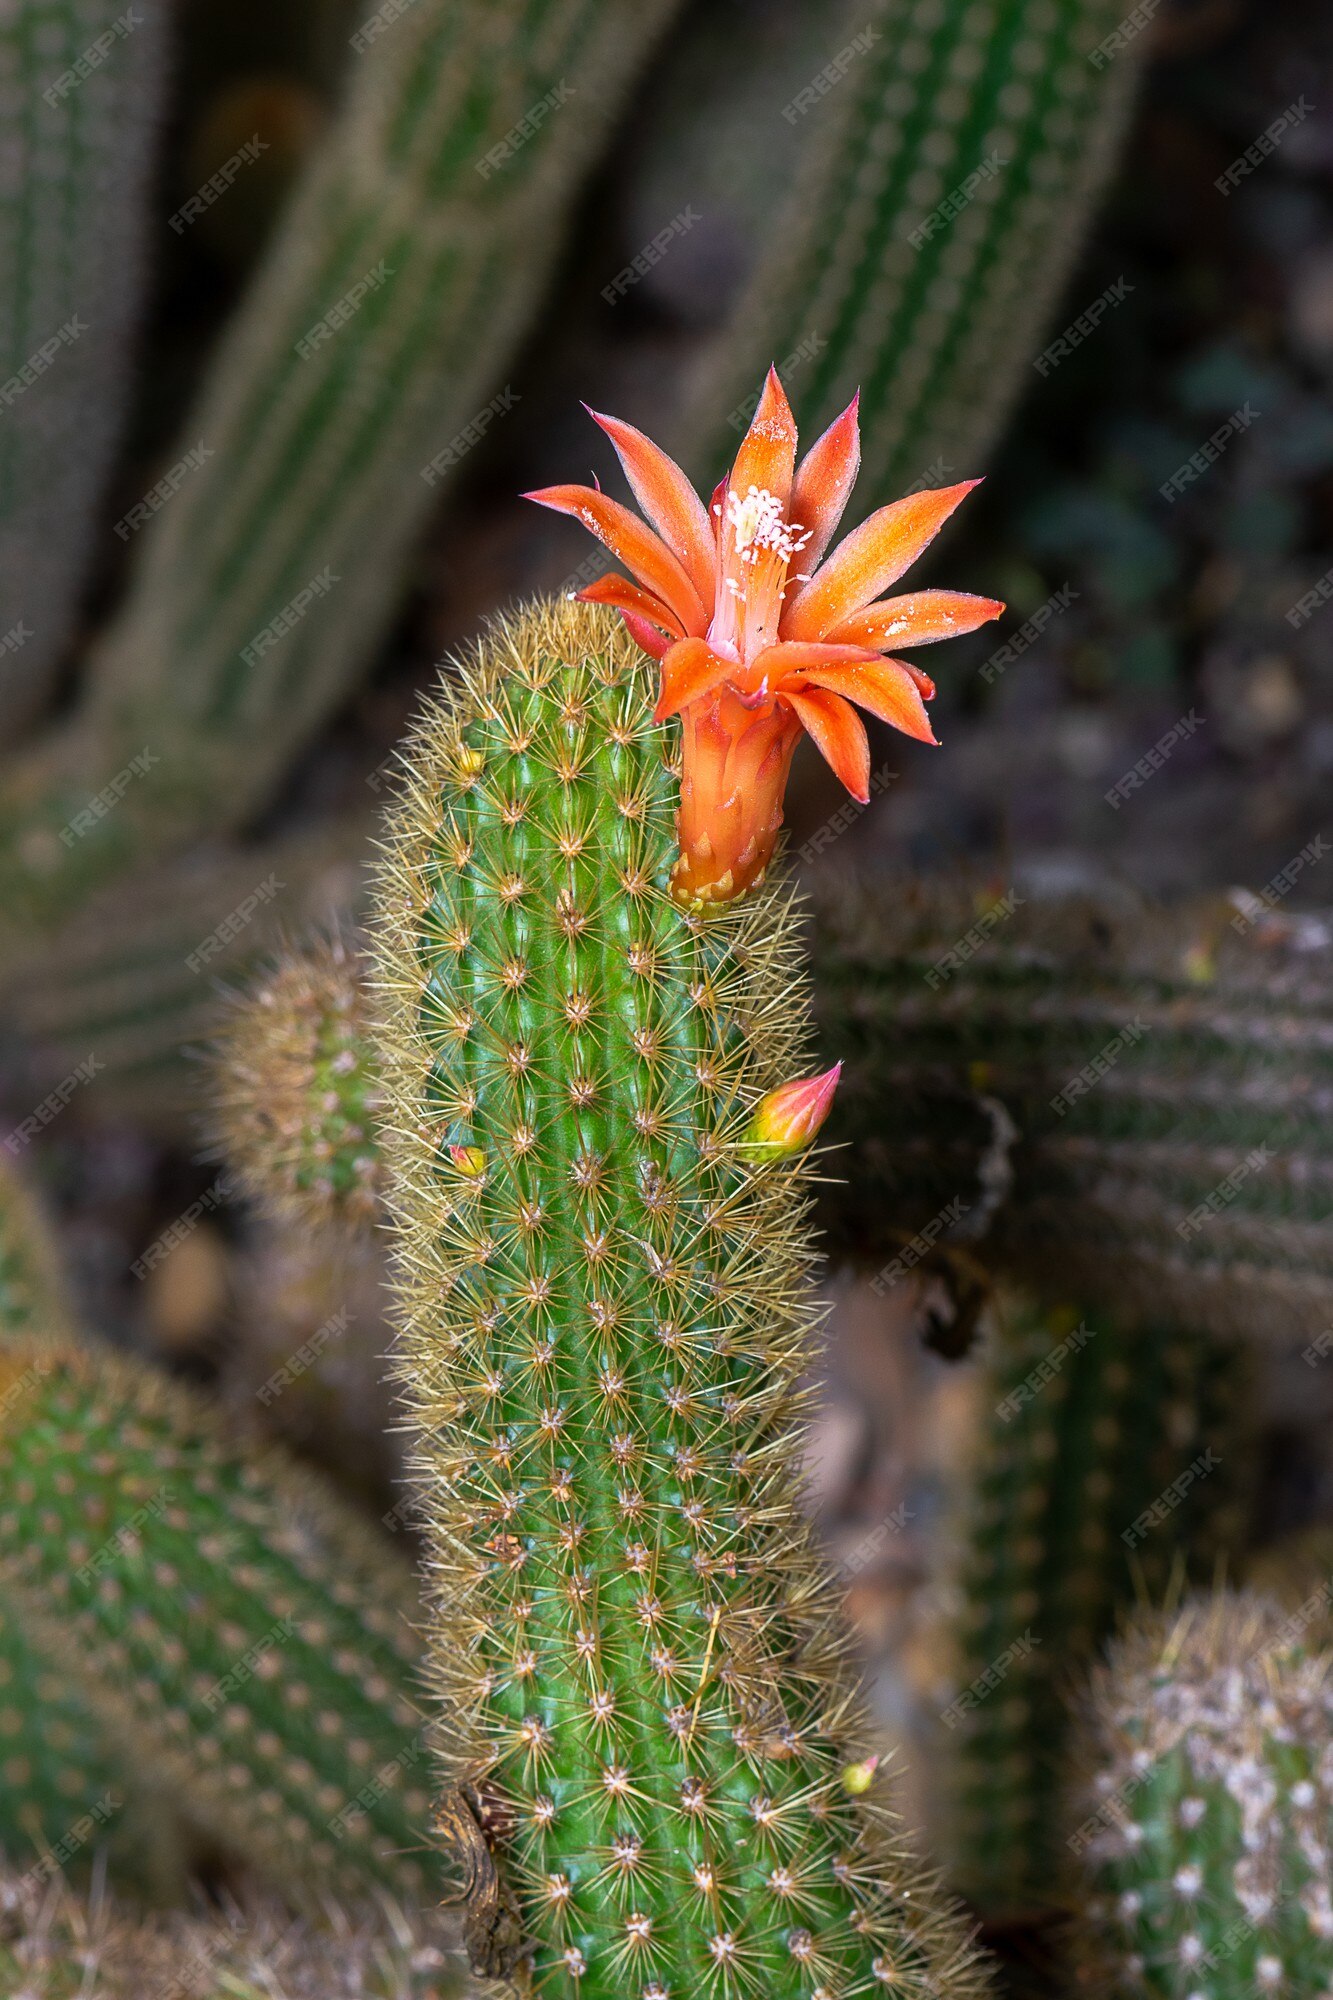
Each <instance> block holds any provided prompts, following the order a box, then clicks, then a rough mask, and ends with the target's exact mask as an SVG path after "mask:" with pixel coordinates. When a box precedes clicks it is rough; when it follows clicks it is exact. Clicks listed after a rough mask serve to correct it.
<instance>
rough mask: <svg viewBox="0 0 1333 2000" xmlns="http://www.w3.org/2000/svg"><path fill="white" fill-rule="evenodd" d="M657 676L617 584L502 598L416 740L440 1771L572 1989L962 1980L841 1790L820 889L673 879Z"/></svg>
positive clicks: (401, 841)
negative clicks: (803, 1138)
mask: <svg viewBox="0 0 1333 2000" xmlns="http://www.w3.org/2000/svg"><path fill="white" fill-rule="evenodd" d="M651 707H652V696H651V694H650V692H649V687H648V671H647V666H646V663H645V662H643V661H642V660H641V658H640V657H639V656H638V655H637V650H636V648H635V647H634V646H633V644H632V642H631V641H630V640H629V639H628V638H627V637H626V636H625V635H624V634H623V633H622V631H621V630H620V628H619V625H618V623H617V621H615V619H614V618H612V617H610V616H608V615H607V614H605V613H597V612H591V611H589V610H587V609H586V608H583V607H576V606H573V605H564V606H559V607H555V606H552V607H537V608H535V609H534V610H532V611H530V612H529V613H527V614H526V615H525V616H524V618H523V619H522V621H521V622H520V623H518V624H515V625H501V626H499V627H498V628H496V629H495V630H493V632H492V634H491V636H490V638H489V640H488V641H487V642H486V643H485V645H484V647H483V650H482V652H481V653H480V655H479V656H478V657H477V658H476V659H474V661H473V662H472V663H471V664H470V666H469V667H468V668H467V669H466V671H465V674H464V678H463V683H462V688H461V691H460V692H458V693H457V694H456V695H454V696H446V698H445V699H444V701H443V702H442V703H441V704H440V705H439V706H438V707H437V708H435V709H434V710H433V711H432V712H431V713H429V714H428V715H427V717H426V719H425V721H424V723H423V724H422V726H421V727H420V729H419V730H418V733H417V735H416V737H415V739H414V741H413V742H412V743H411V745H410V747H409V750H408V768H409V772H410V778H411V784H410V790H409V792H408V794H407V797H406V799H405V801H404V803H403V804H402V805H401V806H400V808H399V809H398V812H397V814H396V819H395V823H394V826H393V830H392V838H391V851H390V855H389V859H388V862H387V865H386V867H385V870H384V875H383V880H382V884H381V891H380V905H381V907H380V916H379V937H380V944H381V951H382V958H383V965H384V979H385V984H386V988H387V991H388V996H389V1001H390V1005H389V1009H388V1012H389V1021H388V1026H387V1028H386V1033H385V1040H386V1047H387V1050H388V1054H389V1061H390V1071H391V1083H390V1091H391V1101H392V1103H393V1106H394V1111H393V1119H392V1123H393V1126H394V1128H395V1130H396V1132H397V1133H398V1135H399V1143H398V1147H397V1159H396V1164H395V1179H394V1194H393V1199H394V1203H395V1207H396V1210H397V1213H398V1217H399V1221H400V1226H401V1232H402V1260H401V1264H402V1271H401V1285H402V1309H403V1314H404V1321H405V1334H404V1343H403V1352H402V1362H401V1368H402V1374H403V1379H404V1382H405V1384H406V1387H407V1391H408V1395H409V1398H410V1401H411V1405H412V1408H413V1411H414V1415H415V1419H416V1422H417V1425H418V1426H419V1453H420V1461H421V1474H422V1478H423V1481H424V1487H425V1492H424V1502H425V1507H426V1509H427V1513H428V1517H429V1520H430V1522H431V1531H432V1539H433V1549H434V1569H435V1573H436V1578H437V1598H436V1604H435V1612H434V1625H433V1631H434V1635H435V1638H434V1646H433V1652H432V1663H431V1664H432V1676H433V1680H434V1685H435V1690H436V1694H437V1697H438V1699H439V1701H440V1703H441V1705H442V1706H443V1707H444V1709H445V1711H446V1713H448V1714H450V1715H451V1716H454V1715H457V1716H458V1717H460V1719H461V1724H462V1741H461V1742H460V1744H459V1745H458V1747H457V1750H456V1752H455V1753H454V1754H453V1755H451V1756H450V1757H448V1758H447V1760H446V1764H447V1770H448V1774H449V1780H450V1781H451V1782H457V1781H458V1780H459V1779H460V1778H463V1779H467V1780H469V1781H470V1782H472V1783H473V1784H475V1785H477V1786H478V1787H480V1788H482V1789H483V1794H484V1796H486V1797H487V1798H488V1799H490V1800H491V1816H492V1817H493V1819H494V1821H495V1824H496V1826H497V1828H498V1829H499V1846H500V1854H501V1867H502V1872H503V1874H504V1876H505V1878H506V1879H507V1880H508V1881H509V1882H510V1883H511V1884H512V1885H513V1887H514V1889H515V1890H516V1892H517V1896H518V1900H519V1905H520V1918H521V1926H522V1929H523V1930H524V1931H525V1932H526V1933H527V1935H528V1936H529V1938H530V1939H531V1948H532V1952H533V1956H534V1964H535V1974H534V1976H535V1982H536V1984H537V1986H538V1987H539V1988H540V1989H541V1990H542V1991H544V1992H547V1993H550V1994H553V1995H554V1994H561V1995H570V1996H574V1995H577V1996H578V2000H611V1996H615V2000H627V1996H630V1995H632V1996H633V2000H641V1996H647V2000H662V1996H664V1995H667V1994H670V1995H673V1996H683V1995H687V1994H694V1993H718V1994H721V1993H723V1992H731V1993H737V1994H741V1993H751V1992H765V1993H768V1994H771V1995H774V1996H782V2000H788V1996H791V2000H796V1996H798V1995H800V1996H806V2000H813V1996H815V1995H824V1996H827V1995H828V1994H830V1993H833V1992H840V1993H846V1994H853V1993H856V1994H863V1993H864V1994H868V1993H877V1992H892V1993H903V1994H906V1993H912V1994H915V1993H918V1992H922V1991H924V1990H925V1988H926V1987H927V1985H928V1984H929V1983H930V1982H931V1981H934V1982H936V1985H937V1986H939V1985H943V1986H944V1988H945V1990H947V1991H956V1990H959V1984H958V1982H960V1981H961V1982H962V1990H966V1974H965V1972H964V1970H963V1966H964V1964H965V1961H966V1956H967V1954H966V1950H965V1947H964V1946H963V1942H962V1936H961V1933H960V1932H959V1931H957V1930H956V1928H955V1926H954V1922H953V1919H952V1918H951V1917H949V1916H948V1915H947V1914H946V1913H944V1912H942V1911H941V1910H939V1909H938V1908H937V1907H936V1906H934V1904H933V1903H932V1900H931V1898H930V1896H929V1895H928V1894H923V1891H922V1888H921V1885H920V1883H919V1882H918V1881H917V1880H916V1879H915V1877H914V1876H913V1875H911V1874H910V1873H905V1872H904V1864H903V1863H902V1861H901V1859H900V1858H899V1857H898V1856H897V1854H896V1852H895V1848H894V1843H893V1842H892V1841H891V1840H889V1839H888V1838H887V1837H886V1835H885V1833H884V1830H883V1810H882V1807H880V1806H878V1805H877V1804H874V1803H868V1802H867V1800H865V1799H855V1800H854V1799H853V1798H852V1797H851V1796H850V1795H849V1794H848V1793H847V1791H846V1790H845V1789H844V1787H843V1786H842V1783H841V1781H840V1776H839V1773H840V1770H841V1769H842V1767H843V1765H844V1763H845V1761H846V1757H847V1755H848V1745H849V1743H854V1742H855V1740H856V1731H857V1728H858V1723H857V1721H856V1718H855V1701H854V1696H853V1693H852V1689H851V1686H850V1684H849V1681H848V1677H847V1670H846V1667H845V1665H844V1664H843V1658H842V1652H843V1647H842V1638H841V1635H840V1632H839V1629H838V1621H837V1617H836V1614H835V1612H834V1608H833V1600H832V1592H831V1590H830V1587H829V1585H828V1583H827V1581H826V1580H825V1578H824V1577H823V1575H822V1573H821V1569H820V1565H819V1563H818V1561H817V1559H816V1557H815V1555H814V1552H813V1549H812V1546H811V1542H810V1539H809V1536H808V1534H807V1532H806V1530H805V1529H804V1528H803V1526H802V1525H801V1524H800V1522H799V1520H798V1517H797V1515H796V1512H795V1509H794V1507H793V1505H792V1486H793V1483H794V1479H795V1470H794V1461H793V1451H794V1445H793V1441H792V1438H791V1431H790V1427H791V1423H792V1420H793V1418H794V1416H795V1415H796V1412H797V1409H798V1407H799V1395H798V1392H797V1388H796V1382H797V1378H798V1376H799V1374H800V1371H801V1369H802V1367H803V1366H804V1364H805V1361H806V1359H807V1356H808V1328H809V1324H810V1306H809V1303H808V1301H807V1299H806V1296H805V1289H804V1280H805V1269H806V1261H807V1252H806V1248H805V1239H804V1231H803V1224H802V1220H801V1213H800V1211H801V1206H802V1203H801V1174H800V1171H799V1168H798V1166H797V1165H795V1164H794V1163H793V1162H790V1161H787V1162H784V1163H776V1164H772V1165H769V1166H766V1167H765V1168H763V1169H762V1170H747V1169H746V1168H745V1167H744V1166H743V1165H742V1162H741V1156H740V1153H739V1151H738V1148H737V1146H736V1144H735V1141H736V1139H737V1137H738V1136H739V1134H740V1132H741V1131H742V1130H743V1126H744V1118H745V1115H746V1113H747V1112H748V1111H749V1109H750V1108H751V1107H752V1105H753V1103H754V1102H755V1100H756V1099H757V1097H758V1096H759V1095H760V1094H761V1093H762V1092H763V1091H764V1090H765V1089H766V1088H768V1087H770V1086H772V1085H774V1084H776V1083H778V1082H780V1081H785V1080H786V1079H787V1078H788V1077H789V1076H790V1075H791V1074H792V1072H793V1070H794V1069H797V1068H799V1067H800V1065H801V1062H802V1058H803V1055H804V1050H805V1043H806V1029H805V1019H804V1003H803V996H802V993H801V988H800V981H799V977H798V975H797V973H796V971H795V969H794V965H793V959H792V924H791V916H790V912H789V908H788V905H787V901H786V898H785V897H784V896H783V894H782V892H781V891H780V890H777V889H770V890H767V891H765V892H763V893H762V894H761V895H760V896H758V897H757V898H755V899H754V901H753V903H751V904H747V905H744V906H742V907H740V908H739V909H735V908H733V909H732V910H730V911H729V912H728V913H726V914H723V915H719V916H715V917H712V918H710V919H708V920H707V921H701V920H699V919H696V918H691V917H689V916H687V915H685V914H684V913H683V912H682V911H681V910H680V909H679V908H678V907H677V906H676V905H675V904H673V903H672V902H671V901H670V900H669V898H668V897H667V895H666V894H665V885H666V883H667V880H668V876H669V870H670V865H671V862H672V860H673V858H674V843H673V838H672V828H673V820H674V805H675V800H674V795H673V794H674V785H673V775H672V772H671V769H670V766H669V764H668V762H667V759H666V756H665V748H664V737H663V735H662V733H661V732H659V731H657V730H654V729H653V728H652V727H651V726H650V724H649V716H650V713H651ZM477 1956H478V1957H479V1959H480V1961H481V1963H482V1964H483V1965H484V1966H486V1967H487V1968H488V1969H491V1970H498V1969H501V1968H500V1965H499V1964H498V1963H497V1962H496V1957H495V1955H494V1954H493V1953H492V1952H491V1951H490V1950H489V1949H488V1948H487V1946H486V1941H485V1940H482V1941H481V1948H480V1950H479V1951H478V1953H477Z"/></svg>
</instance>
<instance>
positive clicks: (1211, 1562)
mask: <svg viewBox="0 0 1333 2000" xmlns="http://www.w3.org/2000/svg"><path fill="white" fill-rule="evenodd" d="M986 1378H987V1387H986V1395H985V1399H984V1408H985V1412H986V1426H985V1431H984V1434H983V1436H982V1437H981V1438H980V1439H978V1440H977V1445H978V1452H977V1457H976V1460H975V1462H974V1464H973V1466H972V1468H971V1474H970V1477H969V1479H968V1481H967V1484H966V1488H965V1491H964V1493H963V1495H962V1497H961V1501H960V1506H959V1523H958V1525H959V1529H960V1532H961V1534H962V1536H964V1537H965V1539H963V1540H962V1541H961V1551H960V1552H961V1565H960V1576H959V1583H960V1586H961V1604H960V1609H959V1613H958V1619H957V1627H956V1644H957V1650H958V1663H957V1668H956V1675H955V1678H956V1681H957V1686H958V1695H957V1696H956V1698H955V1701H954V1703H952V1704H951V1705H950V1706H949V1707H948V1708H947V1709H946V1710H945V1712H944V1718H943V1719H944V1723H945V1727H946V1731H947V1737H946V1745H947V1747H946V1756H947V1757H948V1758H949V1760H950V1763H951V1765H952V1778H951V1790H952V1793H953V1809H952V1813H951V1815H950V1817H951V1825H950V1826H949V1828H948V1840H949V1845H950V1847H951V1849H952V1853H951V1874H952V1878H953V1879H954V1880H955V1881H956V1882H957V1884H958V1886H959V1887H960V1888H961V1889H962V1890H964V1892H965V1893H966V1894H967V1896H968V1897H969V1899H970V1900H971V1901H972V1902H974V1903H975V1904H976V1905H978V1907H980V1908H981V1909H982V1910H983V1911H985V1912H986V1913H987V1914H989V1915H993V1916H994V1915H1004V1916H1007V1917H1012V1916H1013V1915H1015V1914H1016V1913H1019V1912H1023V1911H1031V1910H1033V1909H1036V1908H1042V1907H1047V1908H1049V1907H1050V1906H1051V1905H1052V1904H1057V1905H1058V1903H1059V1902H1060V1900H1061V1898H1062V1896H1063V1895H1064V1894H1065V1893H1066V1891H1067V1888H1068V1881H1067V1878H1068V1872H1069V1871H1068V1856H1067V1853H1066V1850H1065V1848H1064V1845H1063V1833H1064V1828H1063V1802H1064V1796H1065V1791H1066V1787H1067V1783H1068V1759H1069V1728H1068V1719H1067V1717H1068V1695H1069V1691H1070V1688H1071V1686H1072V1685H1073V1684H1074V1681H1075V1678H1076V1676H1077V1675H1078V1674H1079V1673H1080V1672H1086V1670H1087V1668H1088V1666H1089V1665H1090V1663H1091V1662H1092V1660H1093V1659H1094V1657H1095V1656H1096V1652H1097V1650H1098V1648H1099V1647H1100V1645H1101V1643H1102V1641H1103V1640H1104V1639H1105V1638H1106V1637H1107V1636H1108V1635H1109V1634H1110V1633H1111V1632H1112V1631H1113V1630H1114V1627H1115V1624H1116V1621H1117V1618H1118V1617H1119V1616H1120V1615H1121V1614H1122V1613H1123V1612H1124V1610H1125V1609H1126V1608H1127V1607H1129V1606H1132V1605H1133V1604H1134V1603H1136V1602H1139V1601H1142V1600H1143V1599H1145V1598H1146V1600H1147V1601H1148V1602H1150V1603H1151V1602H1154V1601H1160V1600H1161V1598H1162V1597H1163V1595H1164V1594H1165V1592H1166V1591H1167V1589H1168V1587H1169V1586H1170V1587H1175V1588H1177V1589H1178V1588H1179V1585H1180V1582H1181V1580H1182V1579H1184V1578H1186V1577H1192V1578H1193V1579H1194V1580H1195V1581H1198V1582H1203V1581H1207V1580H1209V1579H1210V1578H1211V1576H1212V1574H1213V1571H1214V1568H1215V1566H1216V1564H1217V1562H1218V1560H1219V1559H1221V1558H1225V1557H1228V1556H1230V1555H1232V1554H1233V1553H1234V1551H1235V1550H1236V1549H1237V1548H1238V1547H1239V1546H1240V1545H1242V1544H1243V1541H1244V1537H1245V1532H1246V1528H1247V1503H1248V1501H1249V1498H1250V1494H1249V1491H1248V1488H1249V1485H1250V1474H1249V1467H1250V1465H1251V1463H1252V1460H1251V1457H1250V1453H1249V1451H1248V1449H1247V1446H1248V1443H1249V1440H1248V1438H1247V1436H1246V1412H1247V1407H1248V1404H1249V1401H1250V1398H1251V1394H1252V1389H1251V1372H1250V1370H1249V1368H1248V1367H1247V1366H1246V1364H1245V1360H1244V1358H1243V1357H1242V1355H1241V1354H1240V1353H1239V1352H1238V1351H1237V1350H1236V1349H1235V1348H1234V1347H1225V1346H1222V1345H1221V1344H1219V1343H1215V1342H1210V1341H1204V1340H1200V1339H1199V1338H1198V1337H1192V1336H1190V1335H1188V1334H1184V1333H1181V1332H1180V1331H1179V1330H1177V1329H1170V1328H1164V1327H1162V1326H1161V1325H1160V1324H1153V1323H1151V1322H1147V1323H1135V1322H1133V1321H1128V1322H1125V1321H1122V1322H1119V1323H1117V1322H1114V1321H1108V1320H1107V1319H1106V1318H1105V1317H1104V1316H1102V1315H1100V1314H1096V1313H1090V1314H1088V1315H1087V1316H1084V1317H1082V1318H1080V1317H1079V1316H1078V1315H1076V1314H1074V1313H1072V1312H1068V1311H1046V1312H1041V1311H1037V1310H1035V1309H1033V1308H1032V1307H1030V1306H1027V1307H1019V1308H1017V1309H1015V1306H1014V1303H1013V1302H1012V1301H1009V1302H1007V1307H1006V1309H1003V1310H1001V1311H1000V1312H999V1314H998V1315H997V1318H996V1327H995V1336H994V1341H993V1345H992V1348H991V1351H990V1353H989V1355H988V1357H987V1363H986ZM1177 1482H1180V1488H1179V1489H1178V1488H1177ZM1153 1510H1155V1511H1153ZM1159 1515H1160V1518H1158V1516H1159Z"/></svg>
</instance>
